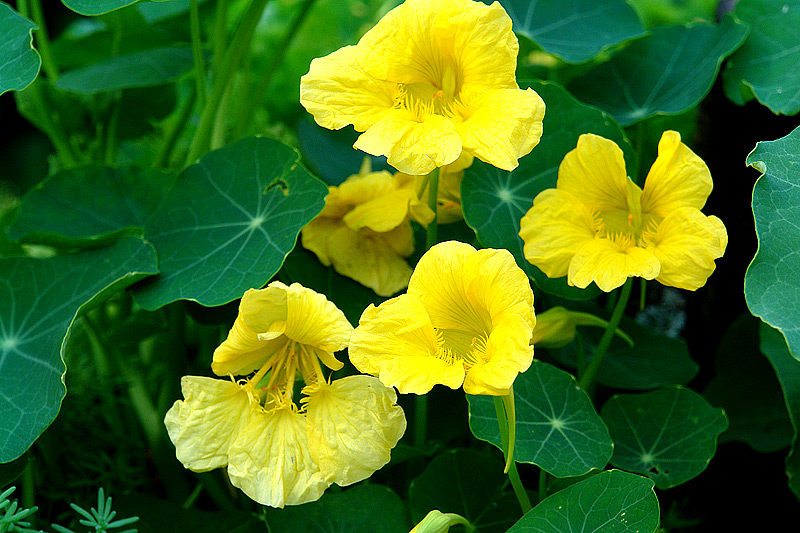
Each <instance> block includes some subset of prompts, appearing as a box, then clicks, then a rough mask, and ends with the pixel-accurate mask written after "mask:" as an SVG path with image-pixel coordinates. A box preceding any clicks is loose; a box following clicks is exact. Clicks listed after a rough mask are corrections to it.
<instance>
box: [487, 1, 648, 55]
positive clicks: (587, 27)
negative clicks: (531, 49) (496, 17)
mask: <svg viewBox="0 0 800 533" xmlns="http://www.w3.org/2000/svg"><path fill="white" fill-rule="evenodd" d="M500 4H501V5H502V6H503V7H504V8H505V9H506V11H507V12H508V14H509V16H510V17H511V20H512V21H513V23H514V26H513V27H514V31H515V32H516V33H518V34H520V35H524V36H525V37H527V38H529V39H531V40H532V41H534V42H535V43H536V44H538V45H539V46H541V47H542V48H543V49H544V50H545V51H547V52H549V53H551V54H554V55H557V56H559V57H561V58H563V59H564V60H565V61H568V62H570V63H581V62H583V61H587V60H589V59H591V58H593V57H594V56H596V55H597V54H599V53H600V52H602V51H603V50H605V49H607V48H609V47H611V46H614V45H615V44H619V43H621V42H623V41H627V40H628V39H632V38H634V37H638V36H640V35H642V34H643V33H644V30H643V29H642V24H641V23H640V22H639V17H638V16H637V15H636V11H635V10H634V9H633V8H632V7H631V6H630V4H628V2H625V0H572V1H570V2H530V1H529V0H501V1H500Z"/></svg>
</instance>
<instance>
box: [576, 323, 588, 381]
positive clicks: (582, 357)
mask: <svg viewBox="0 0 800 533" xmlns="http://www.w3.org/2000/svg"><path fill="white" fill-rule="evenodd" d="M575 357H576V359H577V360H576V363H577V366H578V378H579V379H580V378H581V376H583V372H584V371H585V370H586V350H585V349H584V347H583V339H582V338H581V333H580V331H578V328H575Z"/></svg>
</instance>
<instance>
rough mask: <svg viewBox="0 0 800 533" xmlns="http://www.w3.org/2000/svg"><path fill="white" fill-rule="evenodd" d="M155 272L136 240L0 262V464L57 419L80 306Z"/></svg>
mask: <svg viewBox="0 0 800 533" xmlns="http://www.w3.org/2000/svg"><path fill="white" fill-rule="evenodd" d="M157 271H158V270H157V266H156V257H155V253H154V252H153V249H152V247H151V246H150V245H149V244H148V243H146V242H144V241H142V240H141V239H137V238H135V237H123V238H122V239H120V240H119V242H117V244H115V245H114V246H111V247H108V248H102V249H99V250H92V251H87V252H83V253H80V254H72V255H63V256H56V257H51V258H49V259H33V258H8V259H0V301H2V302H3V305H2V306H0V463H3V462H8V461H11V460H12V459H15V458H17V457H19V456H20V455H21V454H22V453H23V452H24V451H25V450H26V449H28V447H29V446H30V445H31V444H32V443H33V441H34V440H36V438H37V437H38V436H39V434H40V433H41V432H42V431H44V429H45V428H46V427H47V426H48V425H49V424H50V423H51V422H52V421H53V420H54V419H55V417H56V415H57V414H58V410H59V408H60V406H61V400H62V399H63V398H64V394H65V393H66V389H65V387H64V381H63V380H64V373H65V372H66V368H65V366H64V361H63V359H62V356H63V350H64V345H65V343H66V337H67V335H68V333H69V330H70V327H71V326H72V323H73V321H74V320H75V316H76V314H77V313H78V312H79V310H80V309H81V308H82V306H84V305H86V304H87V303H88V302H90V301H98V300H101V299H103V298H104V297H105V296H107V295H108V294H109V293H110V292H111V291H118V290H120V289H122V288H124V287H126V286H127V285H130V284H131V283H133V282H134V281H136V280H137V279H139V278H142V277H144V276H145V275H148V274H154V273H156V272H157Z"/></svg>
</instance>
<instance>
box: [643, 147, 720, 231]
mask: <svg viewBox="0 0 800 533" xmlns="http://www.w3.org/2000/svg"><path fill="white" fill-rule="evenodd" d="M712 187H713V183H712V181H711V173H710V172H709V170H708V167H707V166H706V164H705V163H704V162H703V160H702V159H700V158H699V157H697V155H695V153H694V152H692V151H691V150H690V149H689V147H687V146H686V145H685V144H683V143H682V142H681V136H680V134H679V133H678V132H676V131H665V132H664V133H663V134H662V135H661V140H660V141H659V142H658V157H657V158H656V161H655V163H653V166H652V167H651V168H650V172H649V173H648V174H647V180H646V181H645V184H644V192H643V194H642V211H644V212H646V213H653V214H655V215H656V216H658V217H661V218H665V217H667V216H668V215H669V214H670V213H672V212H673V211H674V210H676V209H678V208H681V207H694V208H695V209H702V208H703V206H704V205H705V203H706V199H707V198H708V195H709V194H711V188H712Z"/></svg>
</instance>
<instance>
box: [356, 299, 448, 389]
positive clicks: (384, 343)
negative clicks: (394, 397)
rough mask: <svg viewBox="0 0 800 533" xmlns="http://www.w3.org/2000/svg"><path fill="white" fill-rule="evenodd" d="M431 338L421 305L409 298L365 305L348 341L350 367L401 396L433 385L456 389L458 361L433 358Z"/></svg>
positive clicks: (434, 346)
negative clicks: (365, 307)
mask: <svg viewBox="0 0 800 533" xmlns="http://www.w3.org/2000/svg"><path fill="white" fill-rule="evenodd" d="M437 349H438V345H437V338H436V333H435V331H434V329H433V326H432V325H431V321H430V317H429V316H428V313H427V311H426V310H425V307H423V304H422V302H421V301H420V300H419V299H417V298H416V297H414V296H412V295H410V294H404V295H402V296H398V297H396V298H392V299H391V300H387V301H386V302H384V303H382V304H381V305H380V306H378V307H375V306H373V305H370V306H369V307H367V309H365V310H364V313H363V314H362V315H361V320H360V321H359V323H358V327H357V328H356V329H355V331H353V336H352V337H351V338H350V348H349V354H350V362H352V363H353V365H354V366H355V367H356V368H357V369H358V370H359V371H360V372H364V373H366V374H372V375H374V376H376V377H377V378H378V379H380V380H381V382H382V383H383V384H384V385H386V386H388V387H391V386H394V387H397V389H398V390H399V391H400V392H401V393H403V394H406V393H415V394H425V393H427V392H428V391H430V390H431V388H433V386H434V385H436V384H442V385H446V386H448V387H450V388H451V389H457V388H458V387H460V386H461V383H462V382H463V381H464V365H463V363H462V362H461V361H460V360H451V361H445V360H444V359H441V358H439V357H437Z"/></svg>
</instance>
